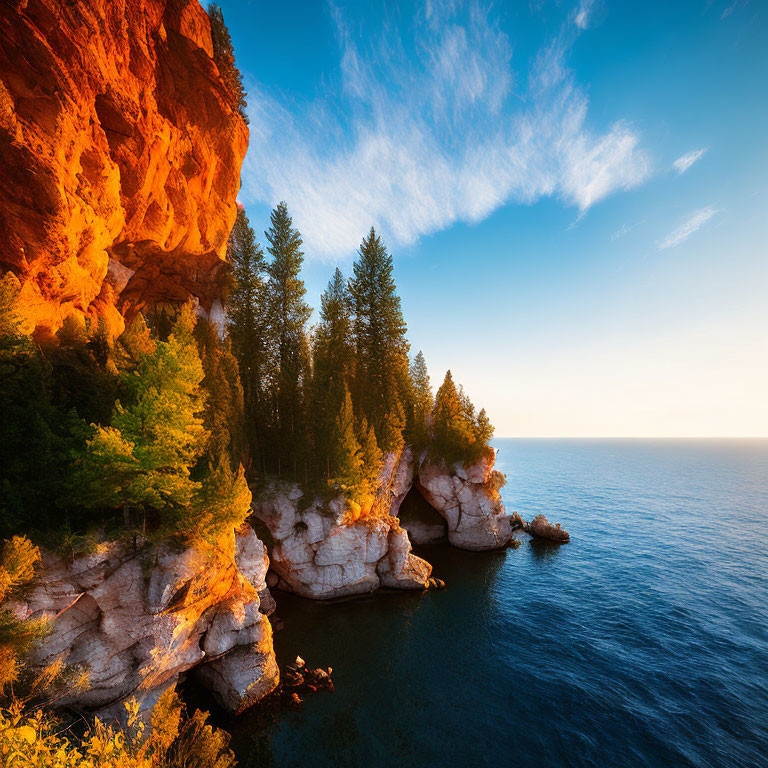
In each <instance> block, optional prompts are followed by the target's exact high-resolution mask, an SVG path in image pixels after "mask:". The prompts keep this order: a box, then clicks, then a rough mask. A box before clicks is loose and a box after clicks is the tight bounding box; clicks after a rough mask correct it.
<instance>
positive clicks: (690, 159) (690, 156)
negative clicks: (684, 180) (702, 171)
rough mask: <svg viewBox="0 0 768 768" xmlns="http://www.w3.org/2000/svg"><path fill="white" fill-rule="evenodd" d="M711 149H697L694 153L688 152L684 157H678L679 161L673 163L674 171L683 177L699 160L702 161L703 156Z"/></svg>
mask: <svg viewBox="0 0 768 768" xmlns="http://www.w3.org/2000/svg"><path fill="white" fill-rule="evenodd" d="M708 149H709V147H704V149H696V150H694V151H693V152H688V153H686V154H685V155H683V156H682V157H678V158H677V160H675V162H674V163H673V167H674V169H675V170H676V171H677V173H678V174H679V175H682V174H683V173H685V172H686V171H687V170H688V169H689V168H690V167H691V166H692V165H693V164H694V163H695V162H696V161H697V160H699V159H701V157H702V155H703V154H704V153H705V152H706V151H707V150H708Z"/></svg>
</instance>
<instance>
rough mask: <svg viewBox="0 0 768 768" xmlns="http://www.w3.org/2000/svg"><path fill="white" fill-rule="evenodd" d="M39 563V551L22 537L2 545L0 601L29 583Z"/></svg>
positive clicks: (16, 537) (0, 557)
mask: <svg viewBox="0 0 768 768" xmlns="http://www.w3.org/2000/svg"><path fill="white" fill-rule="evenodd" d="M39 562H40V550H39V549H38V548H37V547H36V546H35V545H34V544H33V543H32V542H31V541H30V540H29V539H27V538H25V537H24V536H14V537H13V538H12V539H9V540H8V541H5V542H4V543H3V549H2V555H0V600H4V599H5V598H6V597H7V596H8V594H9V593H11V592H12V591H13V590H14V589H18V588H19V587H20V586H22V585H24V584H26V583H27V582H29V581H31V580H32V578H33V576H34V575H35V567H36V566H37V564H38V563H39Z"/></svg>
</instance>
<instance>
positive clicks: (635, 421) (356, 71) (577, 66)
mask: <svg viewBox="0 0 768 768" xmlns="http://www.w3.org/2000/svg"><path fill="white" fill-rule="evenodd" d="M221 5H222V8H223V11H224V16H225V19H226V21H227V23H228V25H229V27H230V31H231V33H232V38H233V40H234V43H235V49H236V54H237V59H238V63H239V66H240V68H241V70H242V71H243V73H244V76H245V80H246V85H247V88H248V92H249V114H250V117H251V142H250V147H249V151H248V156H247V158H246V161H245V165H244V168H243V175H242V180H243V187H242V190H241V200H242V202H243V203H244V204H245V206H246V209H247V211H248V214H249V216H250V218H251V223H252V224H253V225H254V228H255V229H256V230H257V232H258V234H259V235H260V236H261V234H262V232H263V230H264V229H265V228H266V224H267V221H268V214H269V209H270V207H271V206H272V205H273V204H274V203H276V202H277V201H279V200H283V199H284V200H286V201H287V203H288V207H289V210H290V211H291V212H292V214H293V216H294V221H295V223H296V225H297V226H298V227H299V228H300V229H301V231H302V234H303V236H304V240H305V250H306V259H307V261H306V269H305V280H306V283H307V288H308V291H309V297H310V300H311V302H312V303H313V305H314V306H318V305H319V294H320V292H321V291H322V289H323V287H324V286H325V284H326V283H327V281H328V279H329V278H330V275H331V272H332V268H333V265H334V264H338V265H340V266H341V267H342V269H343V270H345V272H347V273H349V271H350V269H351V263H352V260H353V258H354V250H355V248H356V247H357V245H358V244H359V242H360V239H361V237H362V235H363V234H364V233H365V232H366V231H367V229H368V228H369V227H370V226H371V225H372V224H373V225H375V226H376V228H377V229H378V230H380V231H381V233H382V234H383V237H384V239H385V242H386V243H387V245H388V246H389V249H390V251H391V252H392V253H393V255H394V258H395V269H396V276H397V281H398V286H399V290H400V294H401V297H402V300H403V309H404V313H405V317H406V320H407V322H408V325H409V338H410V340H411V342H412V345H413V349H414V351H415V350H418V349H422V350H423V351H424V354H425V356H426V358H427V363H428V365H429V367H430V372H431V374H432V378H433V383H435V384H439V382H440V381H441V380H442V377H443V375H444V373H445V370H446V368H449V367H450V368H451V370H452V371H453V373H454V376H455V378H456V379H457V380H458V381H460V382H462V383H463V384H464V386H465V388H466V389H467V390H468V392H469V393H470V395H471V396H472V399H473V400H474V401H475V402H476V404H477V405H478V406H484V407H486V409H487V410H488V412H489V414H490V416H491V418H492V420H493V421H494V423H495V424H496V427H497V434H498V435H499V436H517V435H520V436H720V435H738V436H741V435H768V396H767V395H766V393H767V392H768V341H766V339H768V247H767V246H766V243H768V46H766V45H765V40H766V39H768V5H766V3H764V2H758V1H757V0H751V2H749V1H748V0H736V1H735V2H734V0H711V1H710V2H706V0H701V1H700V2H674V3H669V2H659V3H654V2H647V1H646V2H629V1H627V2H621V3H618V2H616V3H610V2H608V1H607V0H593V2H590V1H589V0H580V1H579V0H574V1H573V2H548V1H547V0H538V1H537V0H531V1H530V2H500V1H499V0H497V2H494V3H493V4H489V3H483V2H480V1H479V0H467V1H466V2H460V1H455V2H453V1H449V0H446V1H445V2H442V3H439V2H437V1H436V0H420V1H419V2H403V3H395V2H375V1H373V2H365V3H363V2H335V3H330V2H322V0H314V1H311V2H310V1H307V2H283V3H266V2H263V1H262V0H225V1H224V2H222V3H221Z"/></svg>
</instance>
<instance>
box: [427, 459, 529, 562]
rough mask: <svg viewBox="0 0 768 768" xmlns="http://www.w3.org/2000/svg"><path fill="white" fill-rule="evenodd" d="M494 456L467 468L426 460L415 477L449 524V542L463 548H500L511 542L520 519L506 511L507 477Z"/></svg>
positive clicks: (431, 502)
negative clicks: (504, 490)
mask: <svg viewBox="0 0 768 768" xmlns="http://www.w3.org/2000/svg"><path fill="white" fill-rule="evenodd" d="M493 463H494V459H493V457H485V458H482V459H480V460H479V461H477V462H475V463H474V464H472V465H470V466H468V467H464V466H463V465H461V464H456V465H454V466H452V467H450V468H448V467H446V466H445V464H434V463H429V462H426V461H425V462H422V463H421V465H420V466H419V467H418V473H417V474H416V478H415V480H414V482H415V485H416V487H417V489H418V490H419V492H420V493H421V494H422V496H423V497H424V498H425V499H426V500H427V502H429V504H430V505H431V506H432V507H433V508H434V509H435V510H437V511H438V512H439V513H440V514H441V515H442V516H443V517H444V518H445V520H446V522H447V524H448V541H449V542H450V543H451V544H452V545H453V546H454V547H458V548H459V549H471V550H483V549H498V548H500V547H505V546H507V544H508V543H509V541H510V539H511V537H512V534H513V532H514V530H515V528H516V527H517V525H518V524H517V521H516V518H515V517H513V516H510V515H508V514H507V513H506V511H505V510H504V504H503V502H502V501H501V495H500V494H499V488H501V487H502V486H503V485H504V482H505V478H504V475H502V474H501V473H500V472H496V471H495V470H494V469H493Z"/></svg>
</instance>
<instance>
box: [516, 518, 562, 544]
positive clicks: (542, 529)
mask: <svg viewBox="0 0 768 768" xmlns="http://www.w3.org/2000/svg"><path fill="white" fill-rule="evenodd" d="M526 530H527V531H528V533H530V534H531V536H536V537H537V538H540V539H550V540H551V541H557V542H561V543H565V542H567V541H570V539H571V537H570V536H569V535H568V531H566V530H563V529H562V528H561V527H560V525H559V524H558V525H556V526H555V525H552V523H550V522H549V520H547V518H546V517H544V515H536V517H534V518H533V520H531V522H530V523H528V526H527V528H526Z"/></svg>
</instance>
